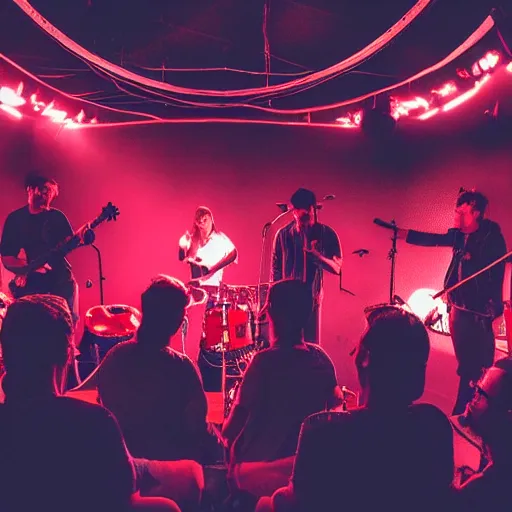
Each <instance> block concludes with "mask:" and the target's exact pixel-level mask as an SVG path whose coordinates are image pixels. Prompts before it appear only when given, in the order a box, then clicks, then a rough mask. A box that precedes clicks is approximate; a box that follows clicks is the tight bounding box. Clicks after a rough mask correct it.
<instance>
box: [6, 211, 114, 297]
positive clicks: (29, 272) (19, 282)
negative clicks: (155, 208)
mask: <svg viewBox="0 0 512 512" xmlns="http://www.w3.org/2000/svg"><path fill="white" fill-rule="evenodd" d="M119 213H120V212H119V209H118V208H117V206H115V205H113V204H112V203H108V204H107V205H106V206H104V207H103V208H102V210H101V213H100V214H99V215H98V216H97V217H96V218H95V219H94V220H93V221H91V222H90V223H88V224H86V230H85V231H84V232H83V234H80V233H75V234H74V235H72V236H71V237H69V238H67V239H66V240H64V242H62V243H60V244H58V245H57V246H56V247H54V248H53V249H51V250H50V251H48V252H46V253H44V254H42V255H41V256H38V257H37V258H35V259H34V260H33V261H31V262H30V263H27V265H26V267H25V269H24V273H23V274H19V275H17V276H15V277H14V279H12V281H11V282H10V283H9V290H10V291H11V294H12V296H13V297H14V298H15V299H16V298H19V297H23V296H25V295H29V294H31V293H42V292H41V290H45V289H48V287H49V284H50V283H51V282H52V280H53V279H54V278H53V276H52V271H51V270H49V271H48V272H44V271H41V269H42V268H43V267H44V266H45V265H46V264H47V263H48V262H49V261H51V259H52V258H54V257H55V256H61V257H65V256H66V255H67V254H69V253H70V252H71V251H73V250H75V249H77V248H78V247H83V246H84V245H90V244H92V243H93V242H94V238H95V235H94V231H93V230H94V229H95V228H97V227H98V226H99V225H100V224H101V223H103V222H105V221H111V220H114V221H115V220H117V216H118V215H119Z"/></svg>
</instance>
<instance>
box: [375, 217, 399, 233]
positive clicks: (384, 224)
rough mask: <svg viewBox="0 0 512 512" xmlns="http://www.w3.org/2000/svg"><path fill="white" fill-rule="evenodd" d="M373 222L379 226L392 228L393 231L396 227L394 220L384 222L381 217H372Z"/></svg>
mask: <svg viewBox="0 0 512 512" xmlns="http://www.w3.org/2000/svg"><path fill="white" fill-rule="evenodd" d="M373 223H374V224H377V226H380V227H381V228H386V229H392V230H394V231H396V230H397V229H398V228H397V226H396V224H395V221H394V220H393V221H391V222H386V221H385V220H382V219H373Z"/></svg>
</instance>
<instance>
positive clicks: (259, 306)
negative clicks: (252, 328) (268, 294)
mask: <svg viewBox="0 0 512 512" xmlns="http://www.w3.org/2000/svg"><path fill="white" fill-rule="evenodd" d="M289 213H290V212H289V210H288V209H286V210H283V211H282V212H281V213H280V214H279V215H278V216H277V217H276V218H275V219H274V220H272V221H271V222H267V223H266V224H265V225H264V226H263V231H262V240H261V250H260V268H259V272H258V287H257V292H256V300H257V309H256V340H258V338H259V337H260V336H261V323H262V322H261V318H260V317H261V315H260V312H261V309H262V307H263V305H262V304H261V285H262V275H261V274H262V272H263V260H264V254H265V242H266V241H267V234H268V232H269V229H270V228H271V227H272V226H273V225H274V224H275V223H276V222H278V221H279V220H281V219H282V218H283V217H284V216H286V215H288V214H289Z"/></svg>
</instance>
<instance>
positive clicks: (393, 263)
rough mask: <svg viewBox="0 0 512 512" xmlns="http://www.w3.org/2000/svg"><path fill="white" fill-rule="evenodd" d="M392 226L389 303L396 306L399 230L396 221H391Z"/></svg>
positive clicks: (389, 256) (389, 257)
mask: <svg viewBox="0 0 512 512" xmlns="http://www.w3.org/2000/svg"><path fill="white" fill-rule="evenodd" d="M391 225H392V226H393V236H392V237H391V249H390V250H389V254H388V259H390V260H391V273H390V276H389V303H390V304H394V303H395V302H396V299H395V271H396V255H397V253H398V250H397V248H396V241H397V240H398V228H397V227H396V222H395V221H394V220H392V221H391Z"/></svg>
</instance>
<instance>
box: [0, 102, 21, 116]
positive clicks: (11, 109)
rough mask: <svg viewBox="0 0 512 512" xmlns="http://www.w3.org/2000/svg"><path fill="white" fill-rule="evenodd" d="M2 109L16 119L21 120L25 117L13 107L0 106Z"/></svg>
mask: <svg viewBox="0 0 512 512" xmlns="http://www.w3.org/2000/svg"><path fill="white" fill-rule="evenodd" d="M0 109H1V110H3V111H4V112H7V113H8V114H10V115H11V116H12V117H14V118H15V119H21V118H22V117H23V116H22V114H21V112H20V111H19V110H16V109H15V108H14V107H11V106H10V105H4V104H0Z"/></svg>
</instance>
